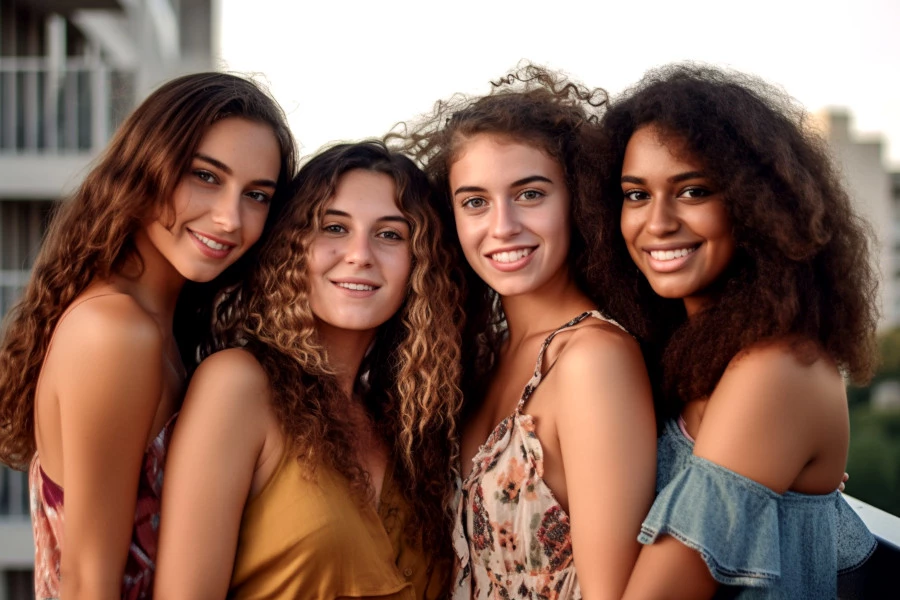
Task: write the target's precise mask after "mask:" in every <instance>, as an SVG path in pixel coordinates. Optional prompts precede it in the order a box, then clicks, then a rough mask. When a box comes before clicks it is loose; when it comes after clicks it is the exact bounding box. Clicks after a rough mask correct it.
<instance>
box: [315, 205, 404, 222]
mask: <svg viewBox="0 0 900 600" xmlns="http://www.w3.org/2000/svg"><path fill="white" fill-rule="evenodd" d="M325 214H326V215H331V216H334V217H346V218H348V219H349V218H351V216H350V213H348V212H344V211H342V210H337V209H334V208H328V209H326V210H325ZM382 221H391V222H396V223H403V224H404V225H407V226H408V225H409V219H407V218H406V217H404V216H401V215H385V216H383V217H379V218H377V219H375V222H376V223H380V222H382Z"/></svg>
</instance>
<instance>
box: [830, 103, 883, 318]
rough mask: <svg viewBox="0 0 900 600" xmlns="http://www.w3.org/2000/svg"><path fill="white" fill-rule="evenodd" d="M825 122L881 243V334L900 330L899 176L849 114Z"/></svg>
mask: <svg viewBox="0 0 900 600" xmlns="http://www.w3.org/2000/svg"><path fill="white" fill-rule="evenodd" d="M820 116H821V122H822V125H823V128H824V131H825V134H826V137H827V139H828V142H829V144H830V145H831V149H832V151H833V152H834V156H835V158H836V159H837V163H838V165H839V166H840V168H841V171H842V175H843V178H844V182H845V183H846V185H847V189H848V190H849V191H850V195H851V197H852V198H853V202H854V204H855V205H856V207H857V209H858V210H859V212H860V214H862V216H863V217H865V218H866V220H868V222H869V223H870V224H871V225H872V228H873V230H874V232H875V236H876V238H877V242H878V247H877V248H876V249H875V259H876V261H877V263H878V265H877V266H878V269H879V272H880V274H881V280H880V288H879V302H880V305H881V323H880V329H881V330H882V331H883V330H886V329H890V328H893V327H897V326H898V325H900V172H897V173H891V170H890V168H889V167H888V165H887V164H886V162H885V158H884V157H885V155H886V152H885V151H884V140H883V139H882V138H881V137H880V136H877V135H875V136H872V135H867V136H860V135H856V134H854V132H853V130H852V128H851V125H852V123H851V118H850V114H849V113H848V112H847V111H845V110H840V109H832V110H829V111H827V112H825V113H823V114H822V115H820Z"/></svg>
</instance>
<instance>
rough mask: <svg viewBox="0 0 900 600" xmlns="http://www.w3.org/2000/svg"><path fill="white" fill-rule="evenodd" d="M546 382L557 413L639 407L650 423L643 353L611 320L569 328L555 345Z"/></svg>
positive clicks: (650, 413) (650, 407) (643, 418)
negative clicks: (568, 332) (556, 349)
mask: <svg viewBox="0 0 900 600" xmlns="http://www.w3.org/2000/svg"><path fill="white" fill-rule="evenodd" d="M547 383H548V384H549V387H550V388H551V389H552V392H553V396H554V398H557V401H556V402H555V405H556V407H557V408H556V409H555V411H556V412H557V413H558V414H562V413H563V412H572V414H573V415H578V414H581V415H583V414H585V412H584V411H586V410H601V411H603V412H604V413H606V412H608V411H620V410H627V411H628V413H629V414H633V411H639V412H640V413H641V415H642V416H641V419H642V420H646V421H647V422H648V423H649V422H652V410H653V408H652V407H653V398H652V395H651V392H650V382H649V378H648V376H647V369H646V366H645V364H644V357H643V355H642V354H641V350H640V347H639V346H638V343H637V342H636V341H635V340H634V338H632V337H631V336H630V335H628V334H627V333H625V332H624V331H623V330H622V329H620V328H619V327H617V326H615V325H613V324H610V323H605V322H600V321H597V322H595V323H591V324H588V325H585V326H582V327H579V328H578V329H577V330H575V331H573V332H572V333H571V335H570V336H569V337H568V339H567V340H566V343H565V345H564V346H562V347H561V348H560V350H559V353H558V356H557V357H556V360H555V363H554V364H553V367H552V370H551V372H550V376H549V377H548V382H547ZM647 416H649V420H648V419H645V417H647Z"/></svg>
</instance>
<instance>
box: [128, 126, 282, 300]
mask: <svg viewBox="0 0 900 600" xmlns="http://www.w3.org/2000/svg"><path fill="white" fill-rule="evenodd" d="M280 164H281V159H280V149H279V145H278V141H277V140H276V138H275V134H274V133H273V131H272V128H271V127H270V126H269V125H266V124H263V123H258V122H256V121H250V120H247V119H243V118H238V117H231V118H225V119H222V120H220V121H217V122H216V123H214V124H213V125H212V126H210V128H209V130H208V131H207V132H206V134H204V136H203V138H202V139H201V140H200V144H199V145H198V146H197V151H196V152H195V153H194V157H193V158H192V159H191V164H190V167H189V168H188V171H187V173H185V174H184V175H183V176H182V178H181V181H180V182H179V183H178V185H177V186H176V188H175V192H174V194H173V197H172V202H171V210H163V211H162V214H161V215H159V216H158V217H157V218H155V219H154V220H153V221H152V222H150V223H149V224H148V225H147V227H146V228H145V230H144V232H145V233H146V236H147V239H149V240H150V243H151V245H152V246H153V247H154V248H155V250H156V251H157V252H158V253H159V254H160V255H162V256H163V257H164V258H165V259H166V260H168V262H169V263H171V265H172V267H174V269H175V271H177V272H178V273H179V275H180V276H181V277H184V278H185V279H189V280H191V281H200V282H203V281H210V280H212V279H214V278H215V277H216V276H218V275H219V274H221V273H222V271H224V270H225V269H226V268H227V267H228V266H230V265H231V264H233V263H234V262H235V261H236V260H237V259H238V258H240V257H241V256H242V255H243V254H244V252H246V251H247V250H248V249H249V248H250V247H251V246H253V244H255V243H256V241H257V240H258V239H259V236H260V235H261V234H262V230H263V226H264V225H265V222H266V217H267V216H268V214H269V202H270V200H271V198H272V195H273V194H274V193H275V182H276V181H277V180H278V173H279V170H280ZM173 214H174V219H173V218H172V215H173ZM146 258H147V257H145V259H146Z"/></svg>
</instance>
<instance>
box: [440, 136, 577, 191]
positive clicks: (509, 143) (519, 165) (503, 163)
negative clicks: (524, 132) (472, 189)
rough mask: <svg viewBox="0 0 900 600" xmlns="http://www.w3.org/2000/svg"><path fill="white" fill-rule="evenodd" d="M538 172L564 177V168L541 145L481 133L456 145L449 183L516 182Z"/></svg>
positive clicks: (461, 140) (463, 139)
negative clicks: (465, 179)
mask: <svg viewBox="0 0 900 600" xmlns="http://www.w3.org/2000/svg"><path fill="white" fill-rule="evenodd" d="M535 171H540V172H545V171H549V172H551V173H553V174H561V173H562V165H560V163H559V161H557V160H556V159H555V158H554V157H552V156H551V155H550V154H549V153H547V152H546V151H545V150H544V149H543V148H542V147H541V146H540V145H539V144H536V143H534V142H532V141H530V140H525V139H519V138H512V137H509V136H506V135H497V134H490V133H480V134H477V135H474V136H469V137H467V138H462V139H460V141H459V142H458V143H457V144H456V152H455V156H454V160H453V161H452V162H451V164H450V173H449V175H450V179H451V180H453V179H456V178H458V177H467V176H473V175H474V176H479V177H491V178H495V177H505V176H508V175H511V176H512V177H514V178H517V177H516V175H517V174H519V173H522V174H525V175H531V174H534V172H535Z"/></svg>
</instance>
